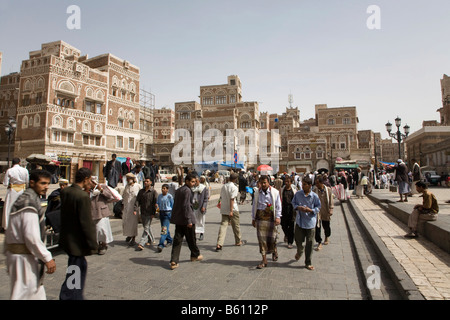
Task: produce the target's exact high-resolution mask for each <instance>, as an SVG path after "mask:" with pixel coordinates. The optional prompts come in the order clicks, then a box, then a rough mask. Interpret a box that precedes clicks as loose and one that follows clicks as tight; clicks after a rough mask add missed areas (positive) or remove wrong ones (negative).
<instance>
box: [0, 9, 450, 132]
mask: <svg viewBox="0 0 450 320" xmlns="http://www.w3.org/2000/svg"><path fill="white" fill-rule="evenodd" d="M70 5H78V6H79V7H80V9H81V20H80V21H81V29H79V30H70V29H68V28H67V26H66V21H67V19H68V18H69V17H70V15H71V14H68V13H66V11H67V7H68V6H70ZM370 5H377V6H378V7H379V8H380V10H381V11H380V12H381V15H380V18H381V19H380V21H381V25H380V26H381V29H379V30H370V29H369V28H368V27H367V20H368V19H369V18H370V17H371V15H372V14H371V13H367V8H368V7H369V6H370ZM0 30H2V31H1V36H0V51H2V52H3V68H2V75H5V74H8V73H10V72H14V71H19V67H20V64H21V61H22V60H24V59H26V58H28V53H29V51H33V50H38V49H40V47H41V43H45V42H52V41H56V40H63V41H65V42H67V43H69V44H71V45H73V46H75V47H76V48H78V49H80V50H81V51H82V54H83V55H84V54H88V55H89V56H90V57H94V56H96V55H99V54H103V53H108V52H110V53H112V54H114V55H116V56H118V57H120V58H123V59H126V60H129V61H130V62H131V63H132V64H134V65H136V66H138V67H140V71H141V88H144V89H146V90H148V91H151V92H152V93H154V94H155V95H156V106H157V107H163V106H166V107H170V108H173V107H174V103H175V102H181V101H191V100H196V101H199V98H198V96H199V87H200V86H202V85H214V84H224V83H226V81H227V76H228V75H232V74H237V75H239V77H240V79H241V81H242V84H243V88H242V90H243V99H244V100H245V101H258V102H259V103H260V111H269V112H270V113H282V112H283V111H284V110H285V108H286V107H287V106H289V103H288V95H289V93H292V95H293V96H294V104H293V105H294V106H298V107H299V108H300V117H301V120H305V119H309V118H311V117H314V105H315V104H323V103H325V104H328V106H329V107H335V106H356V107H357V111H358V116H359V127H358V128H359V129H360V130H365V129H372V130H374V131H378V132H381V133H382V137H384V138H385V137H387V133H386V130H385V123H386V122H387V121H388V120H389V121H390V122H391V123H393V122H394V119H395V118H396V117H397V115H398V116H400V117H401V118H402V120H403V121H402V126H403V125H404V124H406V123H408V124H409V125H410V126H411V132H414V131H416V130H418V129H420V128H421V125H422V121H423V120H439V114H438V113H437V112H436V110H437V109H438V108H440V107H441V105H442V104H441V93H440V90H441V89H440V79H441V78H442V76H443V74H450V50H449V49H450V40H449V37H448V36H449V32H450V1H448V0H431V1H430V0H428V1H414V0H409V1H406V0H371V1H366V0H333V1H331V0H321V1H313V0H291V1H287V0H285V1H273V0H271V1H266V0H239V1H238V0H226V1H218V0H178V1H171V0H158V1H154V0H133V1H118V0H117V1H116V0H108V1H106V0H95V1H76V0H72V1H65V0H58V1H56V0H53V1H44V0H40V1H22V0H14V1H4V0H0Z"/></svg>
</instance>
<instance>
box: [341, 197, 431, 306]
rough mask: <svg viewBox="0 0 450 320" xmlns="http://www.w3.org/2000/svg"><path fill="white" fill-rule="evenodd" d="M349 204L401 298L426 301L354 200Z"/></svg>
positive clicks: (349, 201)
mask: <svg viewBox="0 0 450 320" xmlns="http://www.w3.org/2000/svg"><path fill="white" fill-rule="evenodd" d="M347 203H348V204H349V208H350V212H351V213H352V215H353V217H354V218H355V219H356V220H357V221H358V222H359V223H360V225H361V227H362V228H363V230H364V231H365V233H366V234H367V235H368V237H369V239H370V241H371V242H372V244H373V246H374V248H375V251H376V253H377V254H378V255H379V257H380V259H381V261H382V263H383V265H384V267H385V268H386V270H387V271H388V272H389V275H390V277H391V279H392V280H393V281H394V284H395V285H396V287H397V289H398V290H399V292H400V294H401V296H402V297H403V298H404V299H405V300H425V298H424V297H423V296H422V294H421V293H420V291H419V289H418V288H417V287H416V285H415V284H414V282H413V281H412V279H411V278H410V277H409V276H408V274H407V273H406V272H405V270H404V269H403V267H402V266H401V265H400V263H399V262H398V261H397V259H395V257H394V256H393V255H392V253H391V252H390V251H389V249H388V248H387V247H386V245H385V244H384V242H383V241H382V240H381V238H380V237H379V236H378V234H377V233H376V231H375V230H374V229H373V228H372V226H371V225H370V223H369V222H368V221H367V220H366V219H365V218H364V216H363V215H362V214H361V212H360V210H359V209H358V207H356V205H355V203H354V200H353V199H350V200H348V202H347Z"/></svg>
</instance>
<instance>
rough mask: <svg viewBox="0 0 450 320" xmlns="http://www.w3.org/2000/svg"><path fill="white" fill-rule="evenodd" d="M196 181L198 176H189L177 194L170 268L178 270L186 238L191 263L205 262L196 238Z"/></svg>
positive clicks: (173, 212)
mask: <svg viewBox="0 0 450 320" xmlns="http://www.w3.org/2000/svg"><path fill="white" fill-rule="evenodd" d="M195 181H196V176H194V175H192V174H188V175H187V176H186V178H185V185H184V186H182V187H180V188H178V189H177V191H176V192H175V200H174V204H173V209H172V218H171V219H170V222H171V223H173V224H175V236H174V238H173V245H172V255H171V259H170V268H171V269H172V270H173V269H175V268H178V261H179V259H180V251H181V246H182V243H183V238H184V237H186V242H187V243H188V246H189V249H190V250H191V261H200V260H203V256H202V255H200V250H199V249H198V247H197V240H196V237H195V222H196V221H195V214H194V210H193V208H192V197H193V194H192V187H193V186H194V184H195Z"/></svg>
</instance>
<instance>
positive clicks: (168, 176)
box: [158, 169, 176, 182]
mask: <svg viewBox="0 0 450 320" xmlns="http://www.w3.org/2000/svg"><path fill="white" fill-rule="evenodd" d="M158 173H159V177H160V179H161V182H171V181H172V177H173V176H175V175H176V174H175V173H170V172H169V170H164V169H161V170H159V171H158Z"/></svg>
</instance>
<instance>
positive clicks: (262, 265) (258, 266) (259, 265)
mask: <svg viewBox="0 0 450 320" xmlns="http://www.w3.org/2000/svg"><path fill="white" fill-rule="evenodd" d="M265 267H267V263H264V262H262V261H261V263H260V264H258V265H257V266H256V269H262V268H265Z"/></svg>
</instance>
